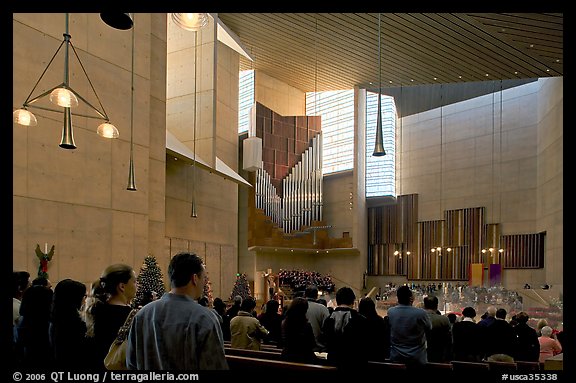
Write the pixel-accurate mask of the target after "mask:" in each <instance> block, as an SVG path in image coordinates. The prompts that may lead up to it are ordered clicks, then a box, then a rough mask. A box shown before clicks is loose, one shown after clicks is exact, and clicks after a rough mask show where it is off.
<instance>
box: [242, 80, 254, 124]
mask: <svg viewBox="0 0 576 383" xmlns="http://www.w3.org/2000/svg"><path fill="white" fill-rule="evenodd" d="M239 83H240V86H239V95H238V104H239V105H238V133H243V132H246V131H248V123H249V120H250V116H249V114H248V113H249V112H250V107H251V106H252V105H254V71H253V70H244V71H241V72H240V79H239Z"/></svg>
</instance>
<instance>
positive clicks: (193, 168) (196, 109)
mask: <svg viewBox="0 0 576 383" xmlns="http://www.w3.org/2000/svg"><path fill="white" fill-rule="evenodd" d="M194 40H195V43H194V123H193V127H194V128H193V135H192V141H193V143H194V144H193V147H192V151H193V153H194V157H193V158H192V213H191V214H190V216H191V217H192V218H197V217H198V215H197V214H196V118H197V116H198V101H197V100H198V94H197V93H196V91H197V85H196V84H197V83H198V61H197V53H196V52H197V51H198V32H194Z"/></svg>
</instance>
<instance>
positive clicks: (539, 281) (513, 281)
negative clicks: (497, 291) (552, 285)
mask: <svg viewBox="0 0 576 383" xmlns="http://www.w3.org/2000/svg"><path fill="white" fill-rule="evenodd" d="M502 281H503V283H504V285H506V286H509V287H508V288H511V289H517V290H521V289H522V288H523V287H524V284H526V283H528V284H530V285H531V286H533V287H535V288H539V287H540V286H541V285H543V284H545V283H546V275H545V273H544V269H526V270H518V269H504V270H503V272H502Z"/></svg>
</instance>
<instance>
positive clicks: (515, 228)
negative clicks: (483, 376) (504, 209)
mask: <svg viewBox="0 0 576 383" xmlns="http://www.w3.org/2000/svg"><path fill="white" fill-rule="evenodd" d="M537 231H538V228H537V227H536V222H534V221H518V222H512V221H511V220H509V219H508V218H507V217H506V216H505V215H504V214H502V235H512V234H518V233H520V234H523V233H536V232H537Z"/></svg>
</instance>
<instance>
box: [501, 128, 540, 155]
mask: <svg viewBox="0 0 576 383" xmlns="http://www.w3.org/2000/svg"><path fill="white" fill-rule="evenodd" d="M536 140H537V134H536V124H531V125H525V126H524V127H523V128H519V129H515V130H513V131H507V132H506V133H503V134H502V161H509V160H511V159H515V158H524V157H533V156H535V155H536Z"/></svg>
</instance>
